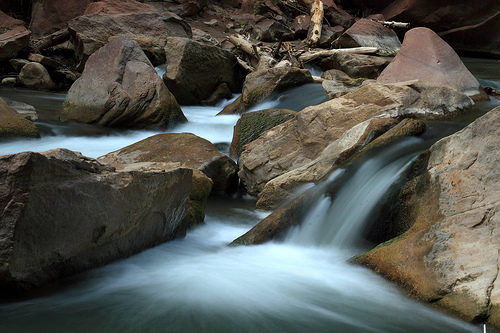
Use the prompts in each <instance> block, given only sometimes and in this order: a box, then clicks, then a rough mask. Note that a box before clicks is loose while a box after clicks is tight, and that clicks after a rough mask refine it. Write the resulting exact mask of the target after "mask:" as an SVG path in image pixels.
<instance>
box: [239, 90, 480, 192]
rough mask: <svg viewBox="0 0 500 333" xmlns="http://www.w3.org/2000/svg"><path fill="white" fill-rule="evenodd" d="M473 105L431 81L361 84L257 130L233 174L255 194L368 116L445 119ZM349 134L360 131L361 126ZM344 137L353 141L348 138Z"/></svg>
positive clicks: (303, 163)
mask: <svg viewBox="0 0 500 333" xmlns="http://www.w3.org/2000/svg"><path fill="white" fill-rule="evenodd" d="M472 105H473V102H472V100H471V99H470V98H469V97H467V96H466V95H465V94H464V93H462V92H461V91H459V90H457V89H454V88H452V87H450V86H441V85H436V84H433V83H430V82H421V81H409V82H403V83H400V84H394V85H383V84H380V83H377V82H371V83H368V84H364V85H362V86H360V87H358V88H357V89H356V90H355V91H353V92H350V93H348V94H346V95H344V96H342V97H339V98H336V99H333V100H330V101H328V102H325V103H322V104H320V105H316V106H310V107H307V108H305V109H304V110H302V111H301V112H299V113H298V114H297V116H296V117H295V118H294V119H292V120H289V121H287V122H285V123H283V124H281V125H278V126H276V127H273V128H272V129H270V130H268V131H266V132H264V133H263V134H261V135H260V137H259V138H258V139H257V140H255V141H253V142H251V143H250V144H248V145H246V146H245V147H244V149H243V151H242V153H241V156H240V158H239V160H238V164H239V166H240V170H239V172H238V175H239V177H240V178H241V180H242V183H243V185H244V186H245V188H246V189H247V191H248V192H249V193H250V194H251V195H254V196H259V194H260V193H261V192H262V190H263V189H264V187H265V186H266V184H267V183H268V182H269V181H270V180H272V179H274V178H276V177H278V176H281V175H283V174H286V173H287V172H290V171H292V170H294V169H298V168H301V167H304V166H305V165H307V164H308V163H311V162H313V161H314V160H315V159H317V158H318V157H319V156H320V154H321V153H322V152H323V150H324V149H325V148H326V147H327V146H328V145H330V144H332V143H333V142H335V141H336V140H339V139H340V138H341V137H342V136H343V135H344V134H345V133H346V132H347V131H348V130H349V129H352V128H354V127H355V126H357V125H359V124H361V123H363V122H365V121H367V120H369V119H372V118H374V117H378V118H380V117H393V118H394V117H418V118H425V119H445V118H450V117H452V116H454V115H458V114H460V113H461V112H463V111H464V110H467V109H468V108H470V107H471V106H472ZM365 126H367V124H366V123H365ZM353 133H357V134H356V136H360V135H361V133H363V129H362V128H358V130H356V131H355V132H353ZM348 142H351V143H355V142H357V140H356V139H353V138H350V139H349V140H348ZM341 146H343V145H341Z"/></svg>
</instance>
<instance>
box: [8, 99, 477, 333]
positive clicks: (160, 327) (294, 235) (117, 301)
mask: <svg viewBox="0 0 500 333" xmlns="http://www.w3.org/2000/svg"><path fill="white" fill-rule="evenodd" d="M6 91H7V94H8V95H11V94H13V93H12V91H10V90H5V89H0V95H1V94H2V93H5V92H6ZM20 94H21V95H23V91H21V92H20ZM27 94H32V92H28V93H27ZM37 94H38V96H34V97H33V96H31V97H33V98H35V99H36V100H35V103H32V104H35V105H36V103H40V104H43V107H45V108H46V109H47V112H48V113H49V114H51V115H52V116H50V117H47V118H46V119H45V120H44V121H42V124H41V126H43V127H44V133H45V134H44V135H43V137H42V138H41V139H39V140H11V141H4V142H1V143H0V154H8V153H16V152H20V151H25V150H35V151H44V150H47V149H52V148H59V147H65V148H68V149H72V150H76V151H81V152H82V153H83V154H84V155H87V156H91V157H98V156H101V155H103V154H106V153H108V152H110V151H113V150H116V149H119V148H122V147H124V146H126V145H128V144H131V143H134V142H137V141H139V140H141V139H143V138H145V137H147V136H150V135H153V134H156V132H146V131H110V130H108V129H106V130H101V129H96V128H90V127H88V126H83V125H76V124H69V125H63V124H59V123H57V122H56V121H55V120H54V119H55V116H54V115H55V114H56V113H57V108H58V105H60V103H62V100H63V96H62V95H61V94H45V93H37ZM37 94H34V95H37ZM310 95H311V94H310V93H306V94H303V95H301V94H300V90H296V91H294V93H293V94H284V95H282V96H280V97H278V98H274V99H270V100H268V101H266V103H267V102H270V103H271V104H270V105H272V107H277V106H281V105H282V104H280V103H281V102H284V101H287V100H288V101H290V102H291V103H290V104H291V105H298V102H297V100H296V98H299V99H302V101H300V102H301V103H304V104H305V103H308V99H309V97H310ZM21 97H22V96H21ZM22 98H25V100H24V101H26V102H28V100H29V96H24V97H22ZM22 98H17V100H20V99H22ZM13 99H16V98H13ZM42 99H45V100H43V101H42V102H40V101H41V100H42ZM37 101H38V102H37ZM260 107H264V105H261V106H260ZM182 109H183V111H184V113H185V114H186V116H187V118H188V119H189V123H188V124H185V125H182V126H178V127H176V128H173V129H171V131H174V132H183V131H185V132H193V133H195V134H197V135H199V136H202V137H205V138H207V139H208V140H210V141H212V142H214V143H224V144H225V145H227V144H228V142H229V141H230V140H231V137H232V128H233V126H234V124H235V123H236V121H237V119H238V116H222V117H220V116H219V117H214V115H215V114H216V113H218V112H219V111H220V110H221V109H222V105H219V106H217V107H213V108H212V107H182ZM410 141H411V140H410ZM407 143H408V142H407ZM411 143H412V142H409V143H408V144H411ZM403 144H406V143H403ZM389 151H390V152H391V153H390V154H389V155H387V156H379V158H378V160H377V159H375V160H370V159H368V160H367V161H365V162H363V164H362V165H361V166H359V168H357V169H356V170H355V171H354V172H353V173H350V172H345V174H344V173H343V172H339V174H338V175H337V176H338V177H339V179H345V181H342V182H341V184H340V185H339V186H340V188H339V189H337V190H336V191H334V193H333V194H332V195H333V197H324V198H323V199H321V200H319V201H318V203H317V205H314V206H313V207H311V211H310V214H309V217H308V219H307V220H306V221H305V223H304V224H303V226H302V227H300V228H296V229H295V230H294V231H293V232H291V235H289V237H288V238H287V239H286V240H285V241H282V242H269V243H267V244H264V245H258V246H239V247H228V246H227V244H228V243H230V242H231V241H232V240H233V239H235V238H237V237H238V236H240V235H242V234H243V233H245V232H246V231H247V230H248V229H250V228H251V227H252V226H253V225H254V224H255V223H257V222H259V221H260V220H261V219H262V218H263V217H264V216H265V215H266V213H264V212H258V211H255V210H254V209H253V208H252V207H253V204H254V202H253V201H252V200H249V199H245V200H242V199H227V198H226V199H224V200H222V199H221V198H212V199H211V200H210V202H209V205H208V208H207V217H206V223H205V224H204V225H201V226H198V227H196V228H195V229H193V230H190V231H189V232H188V234H187V236H186V238H184V239H179V240H175V241H172V242H168V243H165V244H163V245H161V246H158V247H155V248H153V249H150V250H148V251H144V252H142V253H140V254H138V255H135V256H133V257H130V258H128V259H125V260H121V261H118V262H116V263H114V264H111V265H108V266H105V267H102V268H99V269H95V270H92V271H89V272H86V273H83V274H80V275H78V276H76V277H74V278H71V279H68V280H65V281H62V282H61V284H60V285H58V286H54V287H53V288H51V289H48V290H43V291H42V292H41V293H40V294H39V295H38V296H34V295H31V297H28V298H26V299H24V300H22V299H16V300H5V299H3V300H1V301H2V302H0V332H287V333H288V332H482V328H481V327H478V326H475V325H471V324H468V323H464V322H462V321H460V320H458V319H455V318H452V317H449V316H447V315H445V314H443V313H441V312H439V311H437V310H435V309H433V308H432V307H428V306H425V305H423V304H421V303H418V302H416V301H413V300H411V299H410V298H407V297H406V296H405V295H404V294H403V293H401V292H400V291H399V290H398V289H397V288H396V287H395V286H394V285H392V284H390V283H389V282H387V281H386V280H385V279H383V278H382V277H380V276H377V275H376V274H374V273H373V272H371V271H370V270H368V269H366V268H363V267H359V266H354V265H351V264H349V263H348V259H349V258H350V257H351V256H352V255H353V254H355V253H357V252H358V251H359V249H358V248H357V239H358V238H360V237H362V234H363V230H364V226H366V225H367V224H369V223H370V219H371V217H373V216H372V215H374V214H375V213H373V209H376V207H377V205H378V199H380V198H381V197H384V193H386V192H385V191H386V190H387V188H388V187H390V185H391V183H392V182H393V181H394V180H395V178H397V176H398V174H399V173H400V172H402V170H404V167H405V165H406V164H407V163H408V161H409V160H411V158H413V157H411V156H406V157H402V158H403V159H402V160H400V157H401V155H398V154H395V156H396V157H394V156H392V155H391V154H392V153H394V152H395V151H397V149H392V148H391V149H389ZM403 155H404V154H403ZM377 161H378V162H377ZM379 162H380V163H379ZM394 163H395V164H394ZM376 170H379V171H376ZM344 177H345V178H344ZM338 200H340V201H338ZM365 204H366V205H365ZM370 207H372V208H370ZM356 221H358V222H359V223H357V222H356ZM346 222H352V223H346ZM351 225H352V226H356V227H355V228H353V229H352V230H343V227H342V226H344V228H348V227H350V226H351ZM348 229H349V228H348ZM0 299H1V295H0Z"/></svg>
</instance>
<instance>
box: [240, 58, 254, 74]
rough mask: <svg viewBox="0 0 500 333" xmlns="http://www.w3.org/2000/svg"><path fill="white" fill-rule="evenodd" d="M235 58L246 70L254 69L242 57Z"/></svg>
mask: <svg viewBox="0 0 500 333" xmlns="http://www.w3.org/2000/svg"><path fill="white" fill-rule="evenodd" d="M236 60H237V61H238V64H239V65H240V66H241V67H243V68H244V69H246V70H247V71H249V72H253V71H254V68H253V67H252V66H251V65H250V64H248V63H247V62H245V61H244V60H243V59H241V58H240V57H236Z"/></svg>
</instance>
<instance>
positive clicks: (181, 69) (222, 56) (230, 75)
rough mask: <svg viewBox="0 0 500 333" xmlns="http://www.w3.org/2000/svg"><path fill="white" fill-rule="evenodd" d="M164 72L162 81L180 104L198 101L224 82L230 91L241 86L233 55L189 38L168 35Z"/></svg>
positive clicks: (207, 97) (198, 102) (234, 90)
mask: <svg viewBox="0 0 500 333" xmlns="http://www.w3.org/2000/svg"><path fill="white" fill-rule="evenodd" d="M165 56H166V59H167V71H166V72H165V74H164V75H163V81H164V82H165V84H166V85H167V87H168V89H169V90H170V91H171V92H172V94H174V96H175V98H176V99H177V102H179V104H181V105H193V104H200V102H201V101H203V100H207V99H209V97H210V96H211V95H212V94H213V93H214V92H215V91H216V90H217V88H218V87H219V86H220V85H222V84H225V85H226V86H227V88H229V90H230V91H231V92H237V91H238V90H239V89H240V86H241V79H240V73H239V71H238V66H235V64H236V63H237V60H236V57H235V56H234V55H233V54H232V53H231V52H229V51H225V50H223V49H221V48H220V47H216V46H209V45H205V44H202V43H199V42H195V41H193V40H191V39H189V38H179V37H170V38H168V39H167V42H166V45H165Z"/></svg>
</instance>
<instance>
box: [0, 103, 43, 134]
mask: <svg viewBox="0 0 500 333" xmlns="http://www.w3.org/2000/svg"><path fill="white" fill-rule="evenodd" d="M7 137H31V138H33V137H34V138H38V137H40V132H39V131H38V128H37V127H36V125H35V124H34V123H33V122H32V121H30V120H28V119H26V118H25V117H23V116H22V115H21V114H19V113H18V112H17V111H16V110H14V109H13V108H12V107H10V106H9V105H7V103H6V102H5V101H4V100H3V99H2V98H0V138H7Z"/></svg>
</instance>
